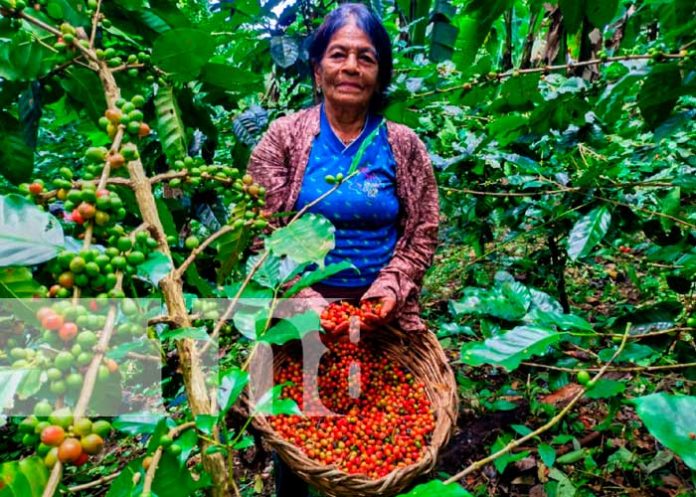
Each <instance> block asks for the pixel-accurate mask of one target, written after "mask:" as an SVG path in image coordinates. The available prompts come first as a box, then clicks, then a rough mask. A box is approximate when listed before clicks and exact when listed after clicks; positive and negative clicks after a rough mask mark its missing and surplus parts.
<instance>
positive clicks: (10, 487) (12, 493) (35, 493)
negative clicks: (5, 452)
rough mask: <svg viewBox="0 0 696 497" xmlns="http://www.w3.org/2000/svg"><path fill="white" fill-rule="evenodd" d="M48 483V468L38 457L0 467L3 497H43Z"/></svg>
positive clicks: (0, 487) (1, 494)
mask: <svg viewBox="0 0 696 497" xmlns="http://www.w3.org/2000/svg"><path fill="white" fill-rule="evenodd" d="M47 481H48V468H47V467H46V465H45V464H44V462H43V460H42V459H41V458H40V457H38V456H32V457H28V458H26V459H22V460H21V461H11V462H6V463H4V464H1V465H0V482H2V483H3V485H2V486H0V496H2V497H5V496H7V497H41V495H42V494H43V491H44V488H46V482H47ZM7 492H9V493H7Z"/></svg>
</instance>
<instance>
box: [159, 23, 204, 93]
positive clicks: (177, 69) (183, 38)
mask: <svg viewBox="0 0 696 497" xmlns="http://www.w3.org/2000/svg"><path fill="white" fill-rule="evenodd" d="M215 45H216V43H215V39H214V38H213V36H212V35H211V34H210V33H206V32H205V31H201V30H199V29H193V28H177V29H172V30H169V31H166V32H164V33H163V34H161V35H160V36H159V37H158V38H157V39H156V40H155V42H154V44H153V47H152V62H153V63H154V64H156V65H157V66H159V68H160V69H162V70H164V71H166V72H168V73H171V74H172V75H173V76H174V77H176V78H177V79H179V80H181V81H187V80H190V79H193V78H195V77H196V76H198V74H199V73H200V72H201V69H202V68H203V66H204V65H205V63H206V62H208V59H210V57H211V56H212V55H213V52H214V51H215Z"/></svg>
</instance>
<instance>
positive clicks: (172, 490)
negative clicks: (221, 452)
mask: <svg viewBox="0 0 696 497" xmlns="http://www.w3.org/2000/svg"><path fill="white" fill-rule="evenodd" d="M209 485H210V477H206V478H200V479H199V480H197V481H196V480H194V479H193V478H192V477H191V472H190V471H189V469H188V468H187V467H186V466H185V465H183V464H181V462H180V461H179V459H178V458H177V457H175V456H173V455H172V454H170V453H169V452H166V451H165V452H164V453H163V454H162V459H160V463H159V465H158V466H157V478H155V480H154V481H153V483H152V491H153V494H154V495H160V496H167V497H190V496H191V495H194V493H195V491H196V490H198V489H200V488H205V487H207V486H209Z"/></svg>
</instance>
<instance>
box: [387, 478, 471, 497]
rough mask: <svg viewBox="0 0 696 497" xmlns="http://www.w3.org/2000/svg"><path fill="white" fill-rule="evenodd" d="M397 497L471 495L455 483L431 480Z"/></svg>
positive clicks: (456, 496) (467, 496) (459, 496)
mask: <svg viewBox="0 0 696 497" xmlns="http://www.w3.org/2000/svg"><path fill="white" fill-rule="evenodd" d="M397 497H471V494H470V493H469V492H467V491H466V490H464V489H463V488H462V487H461V486H460V485H458V484H456V483H450V484H446V483H445V482H443V481H440V480H432V481H429V482H428V483H422V484H420V485H418V486H416V487H415V488H413V490H411V491H410V492H408V493H405V494H399V495H398V496H397Z"/></svg>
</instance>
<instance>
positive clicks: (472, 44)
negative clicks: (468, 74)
mask: <svg viewBox="0 0 696 497" xmlns="http://www.w3.org/2000/svg"><path fill="white" fill-rule="evenodd" d="M513 3H514V2H513V1H512V0H471V1H469V2H467V3H466V7H465V8H464V11H463V13H462V15H461V16H459V17H458V18H457V19H456V20H455V22H454V23H455V25H456V27H457V28H458V29H459V36H458V37H457V42H456V47H455V53H454V56H453V59H452V60H453V61H454V63H455V64H456V65H457V68H458V69H460V70H462V71H466V69H467V68H468V66H470V65H471V63H472V62H474V59H475V58H476V53H477V52H478V49H479V48H480V47H481V45H482V44H483V42H484V40H485V39H486V37H487V36H488V32H489V31H490V30H491V27H492V26H493V22H495V20H496V19H498V18H499V17H500V16H501V15H502V14H503V12H505V10H507V9H509V8H510V7H511V6H512V5H513Z"/></svg>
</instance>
